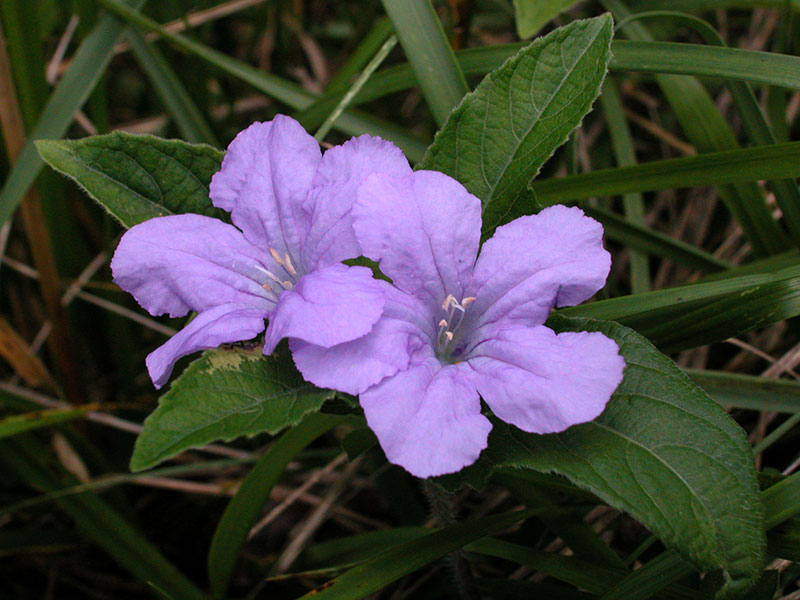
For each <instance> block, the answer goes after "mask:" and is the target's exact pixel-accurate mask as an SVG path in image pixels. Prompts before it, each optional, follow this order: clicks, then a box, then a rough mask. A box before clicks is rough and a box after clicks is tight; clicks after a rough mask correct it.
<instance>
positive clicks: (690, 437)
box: [444, 319, 764, 595]
mask: <svg viewBox="0 0 800 600" xmlns="http://www.w3.org/2000/svg"><path fill="white" fill-rule="evenodd" d="M553 322H554V324H555V325H557V329H558V330H560V331H600V332H602V333H604V334H605V335H606V336H608V337H610V338H612V339H614V340H615V341H616V342H617V344H618V345H619V347H620V352H621V353H622V355H623V356H624V358H625V362H626V364H627V366H626V369H625V378H624V380H623V381H622V383H621V384H620V386H619V388H618V389H617V391H616V392H615V393H614V395H613V396H612V398H611V400H610V401H609V403H608V406H607V407H606V410H605V412H604V413H603V414H602V415H601V416H600V417H598V418H597V419H596V420H595V421H593V422H590V423H584V424H582V425H576V426H573V427H570V428H569V429H567V430H566V431H565V432H563V433H559V434H551V435H535V434H528V433H523V432H521V431H520V430H518V429H516V428H514V427H512V426H509V425H506V424H504V423H497V422H496V423H495V427H494V429H493V431H492V434H491V437H490V439H489V448H488V449H487V450H486V451H485V452H484V454H483V455H482V456H481V458H480V459H479V460H478V462H477V463H476V464H475V465H473V466H472V467H469V468H467V469H465V470H464V471H462V473H461V474H459V475H457V476H455V477H453V476H450V477H448V478H444V482H445V483H446V484H447V485H448V487H450V486H453V485H458V484H459V483H460V482H462V481H464V480H466V481H468V482H471V483H472V484H473V485H475V484H477V485H480V484H481V482H482V481H484V480H485V479H486V478H487V477H488V475H489V474H490V473H491V470H492V469H493V468H496V467H515V468H522V469H533V470H536V471H541V472H555V473H559V474H562V475H564V476H566V477H567V478H568V479H569V480H570V481H572V482H573V483H574V484H576V485H578V486H580V487H583V488H586V489H588V490H590V491H591V492H593V493H594V494H596V495H597V496H599V497H600V498H602V499H603V500H604V501H606V502H608V503H609V504H610V505H611V506H614V507H615V508H619V509H621V510H624V511H626V512H628V513H630V514H631V515H632V516H633V517H635V518H636V519H638V520H639V521H641V522H642V523H643V524H644V525H646V526H647V527H649V528H650V529H651V530H652V531H653V532H654V533H655V534H656V535H658V536H659V537H660V538H661V539H662V540H663V541H664V543H665V544H666V545H667V546H668V547H670V548H672V549H674V550H675V551H677V552H678V553H679V554H681V556H683V557H684V559H685V560H687V561H689V562H691V563H692V564H693V565H694V566H695V567H696V568H698V569H700V570H712V569H721V570H723V573H724V576H725V591H726V593H727V594H728V595H732V594H735V593H737V592H740V591H741V590H744V589H746V588H747V587H748V586H750V585H752V584H753V582H755V580H756V579H757V578H758V576H759V575H760V571H761V566H762V564H763V552H764V521H763V517H762V513H761V503H760V499H759V495H758V485H757V482H756V475H755V470H754V467H753V455H752V452H751V450H750V446H749V444H748V443H747V439H746V437H745V435H744V433H743V431H742V430H741V429H740V428H739V426H738V425H737V424H736V423H735V422H734V421H733V420H732V419H731V418H730V417H729V416H728V415H727V414H726V413H725V411H724V410H723V409H722V407H720V406H719V405H718V404H716V403H715V402H713V401H712V400H711V399H710V398H709V397H708V396H707V395H706V394H705V393H704V392H703V391H702V390H701V389H700V388H698V387H697V386H695V385H694V384H693V383H692V382H691V381H690V380H689V379H688V377H686V375H684V374H683V372H682V371H681V370H680V369H679V368H678V367H677V366H676V365H675V364H674V363H673V362H672V361H671V360H669V359H668V358H667V357H666V356H664V355H663V354H661V353H659V352H658V351H657V350H656V349H655V348H654V347H653V346H652V344H650V343H649V342H648V341H647V340H646V339H644V338H643V337H641V336H640V335H638V334H637V333H635V332H634V331H631V330H630V329H627V328H625V327H622V326H621V325H618V324H616V323H608V322H601V321H592V320H588V319H566V320H554V321H553Z"/></svg>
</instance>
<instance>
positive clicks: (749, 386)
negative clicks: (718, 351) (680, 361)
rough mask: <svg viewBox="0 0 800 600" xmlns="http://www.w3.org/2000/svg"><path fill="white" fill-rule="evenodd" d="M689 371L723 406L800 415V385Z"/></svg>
mask: <svg viewBox="0 0 800 600" xmlns="http://www.w3.org/2000/svg"><path fill="white" fill-rule="evenodd" d="M685 372H686V374H687V375H688V376H689V377H690V378H691V379H692V381H694V382H695V383H696V384H697V385H699V386H700V387H701V388H703V389H704V390H705V391H706V392H708V395H709V396H711V397H712V398H713V399H714V400H715V401H716V402H718V403H719V404H722V405H723V406H730V407H732V408H744V409H750V410H758V411H762V410H768V411H775V412H784V413H800V382H796V381H790V380H788V379H773V378H769V377H758V376H756V375H742V374H739V373H725V372H721V371H707V370H704V369H685Z"/></svg>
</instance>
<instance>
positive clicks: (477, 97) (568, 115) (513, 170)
mask: <svg viewBox="0 0 800 600" xmlns="http://www.w3.org/2000/svg"><path fill="white" fill-rule="evenodd" d="M611 36H612V21H611V17H610V16H609V15H604V16H601V17H597V18H595V19H588V20H585V21H576V22H574V23H571V24H569V25H567V26H566V27H562V28H560V29H557V30H555V31H553V32H552V33H551V34H549V35H547V36H545V37H543V38H539V39H537V40H535V41H534V42H533V43H531V44H530V45H528V46H526V47H525V48H523V49H522V50H520V52H519V53H518V54H516V55H515V56H513V57H512V58H510V59H509V60H508V61H506V62H505V63H504V64H503V65H502V66H501V67H500V68H499V69H497V70H495V71H493V72H492V73H490V74H489V75H488V76H487V77H486V78H485V79H484V80H483V81H482V82H481V83H480V84H479V85H478V87H477V88H476V89H475V91H474V92H472V93H470V94H467V96H465V97H464V100H463V101H462V103H461V104H460V105H459V106H458V107H457V108H456V109H455V110H454V111H453V112H452V113H451V114H450V117H449V118H448V119H447V122H446V123H445V124H444V127H442V129H441V131H440V132H439V133H438V134H437V135H436V137H435V138H434V141H433V144H432V145H431V146H430V148H429V149H428V151H427V152H426V154H425V157H424V158H423V159H422V162H421V163H420V165H419V167H420V168H422V169H432V170H435V171H441V172H443V173H446V174H448V175H450V176H451V177H454V178H455V179H457V180H458V181H460V182H461V183H462V184H464V186H465V187H466V188H467V189H468V190H469V191H470V192H471V193H472V194H474V195H475V196H477V197H478V198H480V199H481V202H482V203H483V206H484V220H485V222H487V223H494V224H496V223H497V221H498V218H502V215H505V214H507V213H508V212H509V210H511V207H512V206H513V205H514V204H515V203H516V202H517V201H518V200H519V198H520V197H524V196H525V195H526V194H527V188H528V184H529V183H530V182H531V180H532V179H533V178H534V177H535V176H536V174H537V173H538V172H539V169H540V168H541V166H542V164H543V163H544V162H545V161H546V160H547V159H548V158H549V157H550V156H551V155H552V154H553V152H554V151H555V150H556V148H558V147H559V146H560V145H561V144H563V143H564V142H565V141H566V139H567V136H568V135H569V133H570V132H571V131H572V130H573V129H575V128H576V127H577V126H578V125H579V124H580V122H581V120H582V119H583V116H584V115H585V114H586V113H587V112H588V111H589V109H590V108H591V106H592V103H593V102H594V100H595V98H597V96H598V94H599V93H600V86H601V84H602V83H603V79H604V78H605V74H606V70H607V68H608V61H609V59H610V57H611V52H610V50H609V48H610V44H611Z"/></svg>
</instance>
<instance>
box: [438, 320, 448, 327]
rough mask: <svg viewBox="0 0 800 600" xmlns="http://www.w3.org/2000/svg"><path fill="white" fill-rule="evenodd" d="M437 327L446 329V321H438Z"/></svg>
mask: <svg viewBox="0 0 800 600" xmlns="http://www.w3.org/2000/svg"><path fill="white" fill-rule="evenodd" d="M439 327H447V321H445V320H444V319H442V320H441V321H439Z"/></svg>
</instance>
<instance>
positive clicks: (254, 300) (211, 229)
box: [111, 214, 274, 317]
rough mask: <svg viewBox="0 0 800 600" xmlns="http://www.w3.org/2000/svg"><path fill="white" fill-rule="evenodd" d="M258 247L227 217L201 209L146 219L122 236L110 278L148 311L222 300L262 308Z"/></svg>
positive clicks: (176, 311)
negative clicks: (199, 212) (206, 214)
mask: <svg viewBox="0 0 800 600" xmlns="http://www.w3.org/2000/svg"><path fill="white" fill-rule="evenodd" d="M263 254H264V253H263V252H262V251H261V250H260V249H259V248H256V247H254V246H253V245H252V244H251V243H250V242H248V241H247V240H246V239H245V237H244V236H243V235H242V233H241V232H240V231H239V230H238V229H236V228H235V227H233V226H232V225H228V224H227V223H223V222H222V221H219V220H217V219H212V218H211V217H204V216H201V215H192V214H185V215H172V216H168V217H158V218H155V219H150V220H148V221H145V222H143V223H140V224H138V225H135V226H134V227H131V228H130V229H129V230H128V231H127V232H126V233H125V235H123V236H122V239H121V240H120V243H119V245H118V246H117V250H116V252H114V258H113V259H112V260H111V271H112V273H113V275H114V282H115V283H116V284H117V285H118V286H119V287H121V288H122V289H123V290H125V291H126V292H130V293H131V294H133V296H134V298H136V301H137V302H139V304H140V305H141V306H142V307H143V308H144V309H145V310H147V311H148V312H149V313H150V314H152V315H162V314H165V313H166V314H169V316H171V317H178V316H182V315H185V314H186V313H188V312H189V311H190V310H194V311H198V312H200V311H204V310H208V309H210V308H213V307H215V306H219V305H221V304H227V303H231V302H233V303H238V304H245V305H249V306H252V307H256V308H260V309H262V310H268V309H269V308H270V307H271V306H272V305H274V301H273V300H271V299H270V295H269V293H268V292H266V291H265V290H264V288H263V287H262V286H261V278H262V276H261V275H260V271H259V270H258V269H259V267H262V266H263V265H262V263H261V262H260V258H263V257H264V256H263Z"/></svg>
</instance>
